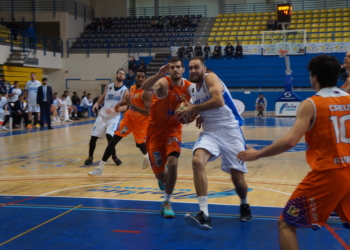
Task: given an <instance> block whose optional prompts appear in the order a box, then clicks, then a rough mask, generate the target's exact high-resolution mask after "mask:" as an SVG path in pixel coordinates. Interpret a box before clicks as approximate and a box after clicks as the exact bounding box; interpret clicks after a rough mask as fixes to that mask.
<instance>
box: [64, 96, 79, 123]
mask: <svg viewBox="0 0 350 250" xmlns="http://www.w3.org/2000/svg"><path fill="white" fill-rule="evenodd" d="M64 95H65V96H66V104H67V107H68V113H69V118H70V119H72V120H80V119H79V118H78V109H77V107H76V106H74V105H73V104H72V100H71V99H70V97H69V91H68V90H66V91H64ZM72 113H74V117H73V118H72Z"/></svg>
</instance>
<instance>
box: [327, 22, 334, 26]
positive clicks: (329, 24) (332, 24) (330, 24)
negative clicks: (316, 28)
mask: <svg viewBox="0 0 350 250" xmlns="http://www.w3.org/2000/svg"><path fill="white" fill-rule="evenodd" d="M334 26H335V23H327V27H334Z"/></svg>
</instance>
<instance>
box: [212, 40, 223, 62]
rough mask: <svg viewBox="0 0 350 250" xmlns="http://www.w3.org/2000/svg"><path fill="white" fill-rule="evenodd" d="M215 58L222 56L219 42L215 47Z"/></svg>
mask: <svg viewBox="0 0 350 250" xmlns="http://www.w3.org/2000/svg"><path fill="white" fill-rule="evenodd" d="M213 58H214V59H220V58H221V46H220V43H219V42H216V45H215V47H214V52H213Z"/></svg>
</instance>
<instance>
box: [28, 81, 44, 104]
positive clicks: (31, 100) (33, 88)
mask: <svg viewBox="0 0 350 250" xmlns="http://www.w3.org/2000/svg"><path fill="white" fill-rule="evenodd" d="M40 86H41V82H39V81H37V80H34V81H28V82H27V84H26V87H25V90H27V91H28V96H27V102H28V105H29V106H34V105H36V95H37V93H38V88H39V87H40Z"/></svg>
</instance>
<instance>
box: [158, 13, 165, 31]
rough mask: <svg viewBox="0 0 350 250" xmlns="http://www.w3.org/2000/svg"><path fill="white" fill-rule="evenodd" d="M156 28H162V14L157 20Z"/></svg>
mask: <svg viewBox="0 0 350 250" xmlns="http://www.w3.org/2000/svg"><path fill="white" fill-rule="evenodd" d="M157 28H158V29H164V19H163V17H162V16H161V17H160V18H159V20H158V24H157Z"/></svg>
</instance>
